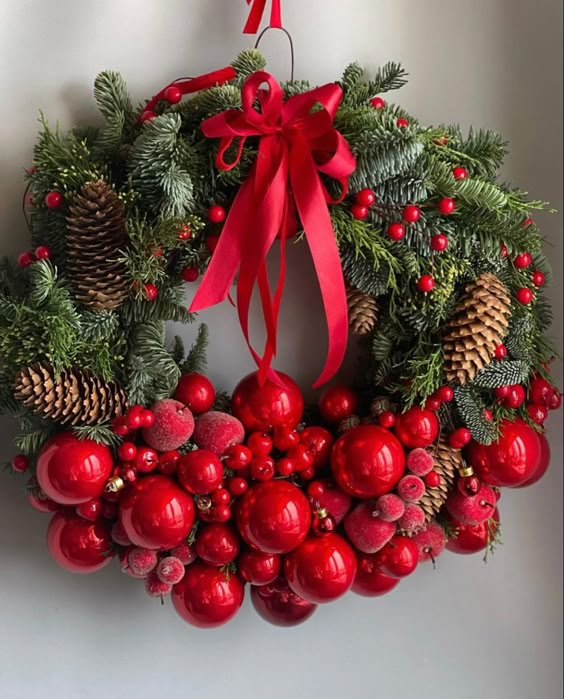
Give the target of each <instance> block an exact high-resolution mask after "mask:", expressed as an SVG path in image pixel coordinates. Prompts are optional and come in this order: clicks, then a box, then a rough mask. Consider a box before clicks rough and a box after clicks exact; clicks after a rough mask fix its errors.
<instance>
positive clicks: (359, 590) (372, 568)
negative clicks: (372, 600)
mask: <svg viewBox="0 0 564 699" xmlns="http://www.w3.org/2000/svg"><path fill="white" fill-rule="evenodd" d="M399 582H400V579H399V578H392V577H390V576H389V575H385V574H384V573H382V571H381V570H380V561H379V558H378V554H358V568H357V571H356V575H355V578H354V582H353V586H352V591H353V592H356V594H357V595H362V596H363V597H380V596H381V595H385V594H386V593H387V592H391V590H393V589H394V587H396V586H397V585H398V584H399Z"/></svg>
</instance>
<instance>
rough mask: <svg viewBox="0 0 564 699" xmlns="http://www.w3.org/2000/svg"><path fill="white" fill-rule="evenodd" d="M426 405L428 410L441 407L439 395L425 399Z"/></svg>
mask: <svg viewBox="0 0 564 699" xmlns="http://www.w3.org/2000/svg"><path fill="white" fill-rule="evenodd" d="M425 407H426V408H427V410H432V411H433V412H435V411H436V410H438V409H439V408H440V407H441V401H440V399H439V397H438V396H429V397H428V398H427V400H426V401H425Z"/></svg>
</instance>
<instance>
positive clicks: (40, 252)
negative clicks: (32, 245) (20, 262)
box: [35, 245, 51, 260]
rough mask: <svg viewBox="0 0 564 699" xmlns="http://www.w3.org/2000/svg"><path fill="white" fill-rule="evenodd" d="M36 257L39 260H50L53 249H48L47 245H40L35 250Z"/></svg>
mask: <svg viewBox="0 0 564 699" xmlns="http://www.w3.org/2000/svg"><path fill="white" fill-rule="evenodd" d="M35 257H36V258H37V259H38V260H48V259H49V258H50V257H51V249H50V248H48V247H47V246H46V245H40V246H39V247H38V248H37V249H36V250H35Z"/></svg>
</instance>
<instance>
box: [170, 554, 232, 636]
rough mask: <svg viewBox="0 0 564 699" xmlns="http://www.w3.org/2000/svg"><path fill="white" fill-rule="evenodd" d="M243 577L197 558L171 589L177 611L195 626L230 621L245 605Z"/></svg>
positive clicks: (209, 626) (206, 625) (211, 625)
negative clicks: (206, 563) (201, 561)
mask: <svg viewBox="0 0 564 699" xmlns="http://www.w3.org/2000/svg"><path fill="white" fill-rule="evenodd" d="M244 596H245V589H244V586H243V582H242V581H241V578H240V577H239V576H238V575H236V574H233V573H230V574H228V573H226V572H225V571H222V570H220V569H218V568H216V567H214V566H208V565H205V564H204V563H200V562H199V561H196V562H195V563H192V564H191V565H189V566H188V567H187V568H186V573H185V574H184V577H183V578H182V580H181V581H180V582H179V583H178V584H177V585H175V586H174V587H173V589H172V604H173V606H174V609H175V611H176V613H177V614H178V615H179V616H180V617H182V619H184V621H187V622H188V623H189V624H192V626H197V627H199V628H202V629H210V628H213V627H216V626H221V625H222V624H226V623H227V622H228V621H230V620H231V619H232V618H233V617H234V616H235V614H237V612H238V611H239V609H240V607H241V605H242V604H243V598H244Z"/></svg>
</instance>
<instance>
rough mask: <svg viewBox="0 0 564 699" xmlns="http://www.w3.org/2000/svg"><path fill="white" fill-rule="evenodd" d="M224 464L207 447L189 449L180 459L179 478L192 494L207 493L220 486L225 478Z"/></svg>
mask: <svg viewBox="0 0 564 699" xmlns="http://www.w3.org/2000/svg"><path fill="white" fill-rule="evenodd" d="M223 475H224V471H223V464H222V463H221V461H220V459H219V457H218V456H216V454H214V453H213V452H212V451H208V450H207V449H195V450H194V451H189V452H188V453H187V454H185V455H184V456H183V457H182V458H181V459H180V465H179V467H178V480H179V481H180V483H181V485H182V487H183V488H185V489H186V490H187V491H188V492H189V493H192V495H207V494H208V493H212V492H213V491H214V490H215V489H216V488H219V486H220V484H221V481H222V480H223Z"/></svg>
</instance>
